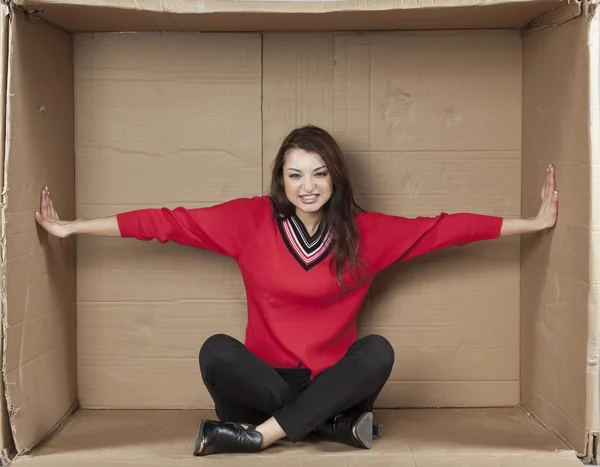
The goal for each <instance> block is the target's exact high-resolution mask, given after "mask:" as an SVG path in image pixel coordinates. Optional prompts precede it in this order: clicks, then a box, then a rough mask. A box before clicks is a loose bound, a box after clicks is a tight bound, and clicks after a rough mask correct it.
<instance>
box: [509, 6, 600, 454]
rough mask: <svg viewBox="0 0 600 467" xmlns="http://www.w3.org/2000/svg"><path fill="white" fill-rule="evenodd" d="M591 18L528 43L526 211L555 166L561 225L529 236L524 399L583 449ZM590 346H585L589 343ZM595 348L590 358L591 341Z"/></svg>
mask: <svg viewBox="0 0 600 467" xmlns="http://www.w3.org/2000/svg"><path fill="white" fill-rule="evenodd" d="M587 40H588V33H587V21H586V20H585V19H583V18H582V19H578V20H573V21H571V22H568V23H565V24H563V25H561V26H559V27H554V28H549V29H546V30H544V31H541V32H538V33H535V34H532V35H529V36H527V37H526V38H525V43H524V57H525V61H524V63H525V68H524V127H523V134H524V144H523V215H524V216H525V217H527V216H532V215H535V214H536V213H537V210H538V209H539V191H540V185H541V183H542V182H543V176H544V169H545V167H547V165H548V164H549V163H550V162H552V163H553V164H554V165H555V167H556V169H557V174H558V177H557V184H558V187H557V188H558V190H559V192H560V201H559V203H560V216H559V221H558V224H557V226H556V228H555V229H554V230H553V231H551V232H547V233H544V234H542V235H536V236H531V237H525V238H523V255H522V274H521V277H522V282H521V293H522V295H521V316H522V318H521V351H522V357H521V365H522V367H521V381H522V397H523V403H524V404H525V405H526V406H527V407H528V408H529V409H530V410H532V411H533V412H534V413H535V414H536V415H537V416H538V417H540V418H541V419H542V420H543V421H544V422H545V423H546V424H547V425H548V426H549V427H551V428H552V429H553V430H555V431H556V432H557V433H559V434H560V436H562V437H563V438H564V439H566V440H567V441H568V442H569V443H570V444H571V445H572V446H574V447H575V448H576V449H578V450H579V451H580V452H584V450H585V445H586V440H587V434H586V427H588V426H593V425H595V424H596V423H597V422H595V420H596V414H595V407H594V406H592V405H588V404H589V402H588V401H591V400H593V399H595V398H596V397H597V394H594V392H597V381H596V379H597V377H598V376H597V364H598V361H597V339H596V336H595V333H596V326H597V324H596V319H597V318H596V309H595V306H596V304H595V303H593V302H590V293H591V289H590V281H591V277H590V253H591V252H590V240H591V239H590V195H591V193H590V183H591V180H590V169H591V161H590V128H589V125H588V119H589V113H590V106H589V99H590V90H589V87H588V80H589V56H588V47H587ZM590 338H591V340H590V341H589V342H588V340H589V339H590ZM590 344H591V345H592V353H593V354H590V353H589V352H590V349H589V348H588V345H590Z"/></svg>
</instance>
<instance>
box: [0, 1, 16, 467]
mask: <svg viewBox="0 0 600 467" xmlns="http://www.w3.org/2000/svg"><path fill="white" fill-rule="evenodd" d="M9 13H10V11H9V9H8V7H7V6H6V5H2V6H1V7H0V78H1V79H0V96H1V98H0V115H1V116H2V118H1V119H0V126H1V131H0V134H1V135H2V139H1V140H0V162H1V167H2V169H4V162H5V144H6V100H7V99H6V96H7V92H6V87H7V75H8V55H9V47H8V44H9V39H8V37H9V32H10V25H9ZM0 179H1V180H2V186H4V181H5V180H4V170H0ZM4 232H5V231H4V226H3V235H4ZM0 254H1V255H2V261H3V262H4V259H5V256H6V251H5V250H4V248H2V249H1V251H0ZM5 305H6V302H5V301H4V300H1V301H0V307H1V308H2V315H3V316H4V308H5ZM4 343H5V341H4V338H2V345H0V358H1V359H2V362H4V352H5V350H4ZM4 376H5V375H4V374H2V378H0V394H1V396H0V459H1V462H3V463H7V461H8V460H9V458H10V456H11V455H12V451H13V448H14V440H13V435H12V432H11V428H10V420H9V417H8V406H7V402H6V385H5V384H4Z"/></svg>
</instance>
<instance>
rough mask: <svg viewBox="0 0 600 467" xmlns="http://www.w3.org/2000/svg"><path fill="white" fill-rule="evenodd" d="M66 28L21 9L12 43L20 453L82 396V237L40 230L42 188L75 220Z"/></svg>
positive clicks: (14, 418)
mask: <svg viewBox="0 0 600 467" xmlns="http://www.w3.org/2000/svg"><path fill="white" fill-rule="evenodd" d="M72 53H73V50H72V41H71V37H70V36H69V35H68V34H65V33H63V32H61V31H59V30H58V29H56V28H53V27H50V26H48V25H47V24H45V23H43V22H29V21H27V20H26V19H25V18H24V16H23V15H21V14H15V15H14V16H13V17H12V20H11V37H10V43H9V58H10V68H9V75H8V102H7V132H8V136H7V139H6V148H5V149H6V154H5V185H6V186H5V193H4V199H3V202H4V203H5V204H4V205H3V208H4V211H3V214H4V218H3V219H4V226H3V227H4V235H5V237H4V238H3V240H4V242H5V243H3V246H4V247H5V248H6V250H5V252H6V257H5V258H4V262H3V271H2V273H3V277H5V281H6V282H5V284H4V287H5V288H4V291H5V292H6V302H5V307H6V308H5V309H4V310H3V312H4V313H5V315H4V320H3V326H4V333H5V335H4V336H5V339H6V341H5V352H4V355H3V356H4V361H3V365H4V368H3V369H4V377H5V383H6V395H7V403H8V410H9V414H10V417H11V423H12V430H13V436H14V438H15V443H16V447H17V449H18V450H19V451H22V450H25V449H27V447H28V446H30V445H31V444H32V443H34V442H35V441H36V440H38V439H40V438H42V437H43V436H44V435H45V434H46V433H48V432H49V431H50V430H51V429H52V428H53V427H54V426H55V425H56V423H57V422H58V421H59V420H60V419H61V418H62V417H63V416H64V415H65V414H67V413H68V412H69V410H70V409H71V408H72V406H73V404H74V403H75V402H76V397H77V387H76V363H75V360H76V348H75V347H76V346H75V321H76V314H75V241H74V240H73V239H68V240H67V241H64V242H61V241H60V240H59V239H57V238H55V237H50V236H49V235H48V234H47V233H46V232H45V231H43V230H42V229H38V228H37V225H36V223H35V220H34V216H33V214H34V212H35V211H36V209H38V207H39V202H40V197H39V196H40V195H39V194H40V191H41V189H42V187H43V186H44V184H47V185H48V186H49V188H50V192H51V194H52V197H53V199H54V202H55V207H56V210H57V211H58V213H59V215H61V216H63V217H64V218H67V219H72V218H73V217H74V216H75V164H74V163H75V159H74V150H73V134H74V118H73V60H72Z"/></svg>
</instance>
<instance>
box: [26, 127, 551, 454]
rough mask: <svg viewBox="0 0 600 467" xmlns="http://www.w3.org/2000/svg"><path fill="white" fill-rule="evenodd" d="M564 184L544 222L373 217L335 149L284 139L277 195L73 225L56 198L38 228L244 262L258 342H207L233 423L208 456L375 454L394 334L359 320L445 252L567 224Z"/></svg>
mask: <svg viewBox="0 0 600 467" xmlns="http://www.w3.org/2000/svg"><path fill="white" fill-rule="evenodd" d="M554 178H555V177H554V170H553V168H552V167H551V166H550V167H549V168H548V170H547V176H546V181H545V183H544V186H543V188H542V205H541V208H540V211H539V213H538V215H537V216H536V217H535V218H532V219H503V218H501V217H495V216H484V215H476V214H452V215H448V214H444V213H442V214H440V215H439V216H437V217H432V218H427V217H418V218H415V219H407V218H404V217H398V216H389V215H384V214H380V213H375V212H364V211H363V210H361V209H360V208H359V207H358V206H357V204H356V203H355V201H354V198H353V194H352V188H351V186H350V181H349V177H348V172H347V169H346V164H345V162H344V158H343V155H342V152H341V150H340V148H339V147H338V145H337V144H336V142H335V141H334V139H333V138H332V137H331V136H330V135H329V134H328V133H327V132H326V131H324V130H322V129H320V128H317V127H314V126H306V127H302V128H298V129H296V130H294V131H292V132H291V133H290V134H289V135H288V136H287V138H286V139H285V141H284V142H283V144H282V146H281V148H280V150H279V152H278V154H277V158H276V159H275V164H274V168H273V176H272V185H271V194H270V196H257V197H253V198H249V199H236V200H233V201H229V202H226V203H223V204H219V205H217V206H212V207H208V208H200V209H185V208H181V207H180V208H177V209H173V210H170V209H142V210H136V211H131V212H125V213H121V214H118V215H116V216H113V217H107V218H98V219H90V220H82V219H77V220H74V221H61V220H59V218H58V216H57V214H56V212H55V210H54V208H53V205H52V200H51V198H50V195H49V193H48V190H47V188H45V189H44V190H43V192H42V196H41V212H40V213H36V219H37V222H38V223H39V224H40V225H41V226H42V227H43V228H45V229H46V230H47V231H48V232H49V233H51V234H53V235H55V236H57V237H61V238H62V237H66V236H69V235H74V234H87V235H108V236H121V237H131V238H136V239H139V240H144V241H148V240H151V239H156V240H158V241H159V242H167V241H173V242H177V243H180V244H183V245H188V246H192V247H197V248H204V249H208V250H212V251H214V252H216V253H219V254H222V255H227V256H231V257H233V258H235V260H236V261H237V263H238V265H239V267H240V271H241V273H242V277H243V280H244V284H245V287H246V293H247V301H248V324H247V329H246V338H245V342H244V343H243V344H242V343H241V342H239V341H237V340H236V339H234V338H232V337H230V336H227V335H222V334H221V335H215V336H212V337H210V338H209V339H207V340H206V342H205V343H204V344H203V345H202V348H201V350H200V356H199V363H200V371H201V374H202V379H203V381H204V384H205V385H206V387H207V389H208V391H209V393H210V395H211V397H212V398H213V400H214V403H215V409H216V413H217V416H218V418H219V419H220V420H221V421H212V420H202V421H201V423H200V428H199V431H198V437H197V441H196V447H195V450H194V454H195V455H207V454H215V453H226V452H229V453H231V452H257V451H260V450H261V449H264V448H266V447H268V446H270V445H271V444H273V443H274V442H276V441H277V440H279V439H281V438H284V437H287V438H289V440H291V441H292V442H296V441H298V440H300V439H302V438H303V437H304V436H305V435H307V434H308V433H311V432H317V433H320V434H322V435H324V436H326V437H327V438H329V439H332V440H337V441H339V442H342V443H345V444H348V445H351V446H355V447H358V448H370V447H371V446H372V439H373V435H374V434H377V431H378V430H377V428H378V427H376V426H374V425H373V424H372V420H373V417H372V409H373V403H374V401H375V399H376V398H377V395H378V394H379V392H380V391H381V389H382V387H383V385H384V384H385V383H386V381H387V379H388V377H389V375H390V372H391V370H392V365H393V363H394V351H393V349H392V347H391V345H390V343H389V342H388V341H387V340H386V339H385V338H384V337H382V336H379V335H370V336H367V337H364V338H361V339H357V338H356V323H357V317H358V311H359V309H360V306H361V303H362V301H363V298H364V297H365V295H366V293H367V291H368V289H369V286H370V285H371V283H372V282H373V279H374V278H375V276H376V275H377V273H378V272H379V271H382V270H383V269H385V268H387V267H388V266H390V265H391V264H393V263H395V262H397V261H406V260H409V259H412V258H415V257H417V256H420V255H423V254H426V253H429V252H432V251H435V250H440V249H442V248H447V247H451V246H454V245H465V244H468V243H471V242H475V241H480V240H486V239H496V238H498V237H501V236H507V235H517V234H524V233H529V232H537V231H541V230H544V229H548V228H551V227H553V226H554V225H555V222H556V217H557V208H558V193H557V192H556V191H554Z"/></svg>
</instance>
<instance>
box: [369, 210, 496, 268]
mask: <svg viewBox="0 0 600 467" xmlns="http://www.w3.org/2000/svg"><path fill="white" fill-rule="evenodd" d="M365 217H366V218H365V219H364V220H363V245H364V248H365V250H366V256H367V258H368V259H369V260H370V262H371V264H372V267H373V268H374V269H375V270H377V271H380V270H382V269H385V268H386V267H388V266H390V265H392V264H393V263H395V262H396V261H407V260H409V259H413V258H416V257H418V256H421V255H424V254H427V253H430V252H434V251H437V250H441V249H443V248H449V247H452V246H463V245H467V244H469V243H472V242H477V241H480V240H489V239H497V238H499V237H500V229H501V227H502V222H503V219H502V218H501V217H496V216H485V215H480V214H468V213H458V214H446V213H441V214H439V215H438V216H436V217H416V218H406V217H400V216H391V215H386V214H380V213H367V214H366V215H365Z"/></svg>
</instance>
